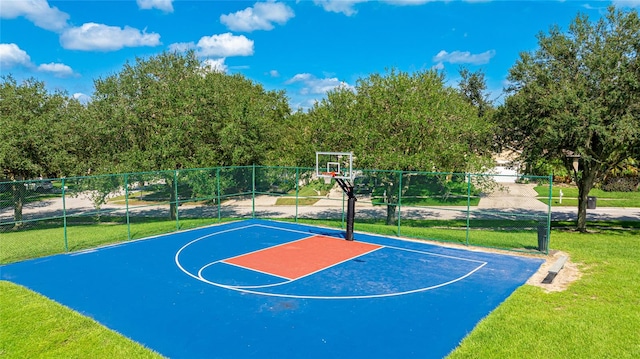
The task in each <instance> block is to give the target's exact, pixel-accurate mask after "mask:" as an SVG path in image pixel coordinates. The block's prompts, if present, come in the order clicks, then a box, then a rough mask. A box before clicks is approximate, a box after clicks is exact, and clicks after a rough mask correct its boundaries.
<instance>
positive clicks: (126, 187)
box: [124, 173, 131, 240]
mask: <svg viewBox="0 0 640 359" xmlns="http://www.w3.org/2000/svg"><path fill="white" fill-rule="evenodd" d="M124 208H125V211H124V212H125V216H126V217H127V240H131V218H130V216H129V174H128V173H125V174H124Z"/></svg>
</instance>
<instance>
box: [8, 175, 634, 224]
mask: <svg viewBox="0 0 640 359" xmlns="http://www.w3.org/2000/svg"><path fill="white" fill-rule="evenodd" d="M536 195H537V194H536V193H535V191H533V185H519V184H518V185H516V184H503V186H502V187H501V188H500V189H499V190H496V191H494V192H493V193H491V194H489V195H487V196H485V197H482V198H481V200H480V202H479V203H478V205H477V206H472V207H471V208H470V217H471V218H472V219H475V218H510V217H511V218H516V217H521V216H524V217H526V216H530V217H531V218H535V219H540V218H545V217H546V215H547V210H548V209H547V206H546V205H545V204H543V203H542V202H540V201H538V200H537V199H536V198H535V197H536ZM342 198H343V194H342V192H341V190H340V189H337V188H336V189H334V190H333V191H331V192H330V193H329V195H328V196H326V197H324V198H321V199H320V200H319V201H318V202H317V203H316V204H315V205H313V206H299V207H298V208H297V210H296V207H295V206H281V205H278V206H276V205H275V202H276V200H277V197H273V196H258V197H256V199H255V201H252V200H251V199H250V198H249V199H242V200H240V199H238V200H229V201H226V202H225V203H224V204H223V205H222V211H221V215H222V216H236V217H238V218H242V217H250V216H251V215H252V211H253V210H254V209H255V211H256V216H259V217H282V218H293V217H295V216H296V214H297V215H298V217H301V218H340V217H341V216H342V208H343V201H342ZM64 204H65V208H66V213H67V215H77V214H84V215H91V213H92V212H95V209H94V207H93V205H92V203H91V200H90V199H89V198H88V197H87V196H83V195H81V196H78V197H66V198H65V203H64ZM102 208H103V213H104V214H107V213H115V214H123V213H124V206H122V205H119V204H107V205H104V206H103V207H102ZM130 211H131V213H132V214H133V215H144V216H159V217H164V216H168V206H167V205H165V206H145V207H132V208H130ZM466 211H467V207H466V206H459V207H440V206H439V207H409V206H402V207H401V216H402V218H404V219H464V218H466V217H467V212H466ZM356 212H357V214H356V215H357V218H385V216H386V207H385V206H373V205H372V204H371V201H370V199H368V198H367V197H359V199H358V202H357V203H356ZM62 214H63V203H62V198H54V199H47V200H44V201H38V202H33V203H29V204H27V205H25V207H24V209H23V218H24V219H25V220H30V219H37V218H51V217H60V216H62ZM180 216H181V217H202V216H211V217H217V216H218V212H217V206H191V205H183V206H180ZM551 217H552V220H575V219H576V218H577V208H575V207H553V208H552V215H551ZM12 220H13V209H12V208H7V207H5V208H0V223H1V222H10V221H12ZM587 220H637V221H640V208H611V207H599V208H597V209H593V210H588V211H587Z"/></svg>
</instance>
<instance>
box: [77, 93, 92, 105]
mask: <svg viewBox="0 0 640 359" xmlns="http://www.w3.org/2000/svg"><path fill="white" fill-rule="evenodd" d="M73 98H75V99H76V100H78V101H80V103H84V104H86V103H88V102H89V101H91V96H89V95H87V94H83V93H82V92H76V93H74V94H73Z"/></svg>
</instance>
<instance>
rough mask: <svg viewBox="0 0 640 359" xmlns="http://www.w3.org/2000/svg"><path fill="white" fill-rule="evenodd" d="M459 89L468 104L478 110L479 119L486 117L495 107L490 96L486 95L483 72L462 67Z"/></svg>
mask: <svg viewBox="0 0 640 359" xmlns="http://www.w3.org/2000/svg"><path fill="white" fill-rule="evenodd" d="M458 89H459V91H460V94H462V96H464V98H465V99H466V100H467V102H468V103H470V104H471V105H473V106H474V107H475V108H476V109H478V116H479V117H484V116H485V115H486V114H487V112H488V111H489V110H490V109H491V108H492V107H493V104H492V101H491V99H489V94H487V93H486V91H487V83H486V80H485V78H484V72H482V70H479V71H476V72H471V71H469V69H467V68H466V67H462V68H461V69H460V81H459V82H458Z"/></svg>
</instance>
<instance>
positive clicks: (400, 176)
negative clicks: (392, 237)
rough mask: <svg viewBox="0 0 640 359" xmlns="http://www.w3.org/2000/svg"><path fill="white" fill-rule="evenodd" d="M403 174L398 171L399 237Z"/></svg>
mask: <svg viewBox="0 0 640 359" xmlns="http://www.w3.org/2000/svg"><path fill="white" fill-rule="evenodd" d="M402 174H403V172H402V171H399V172H398V177H399V178H398V206H397V208H396V210H397V211H398V234H397V236H398V237H400V209H401V206H402Z"/></svg>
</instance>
